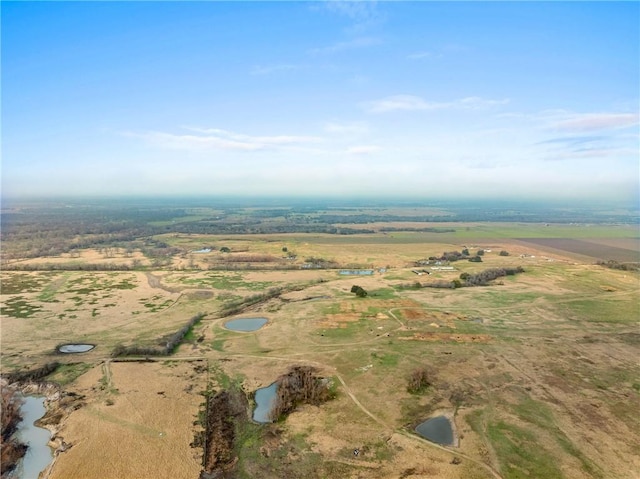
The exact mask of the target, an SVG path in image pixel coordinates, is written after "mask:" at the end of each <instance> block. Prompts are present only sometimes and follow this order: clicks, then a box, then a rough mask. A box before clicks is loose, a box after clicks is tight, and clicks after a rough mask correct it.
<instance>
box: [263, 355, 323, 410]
mask: <svg viewBox="0 0 640 479" xmlns="http://www.w3.org/2000/svg"><path fill="white" fill-rule="evenodd" d="M277 385H278V386H277V390H276V397H275V399H274V402H273V407H272V409H271V411H270V413H269V415H270V419H271V420H273V421H275V420H278V419H279V418H281V417H283V416H286V415H287V414H289V413H290V412H292V411H293V410H295V408H296V407H298V406H299V405H300V404H312V405H314V406H318V405H320V404H322V403H323V402H326V401H328V400H329V399H333V397H335V393H334V392H333V391H332V390H331V388H330V387H329V382H328V381H327V380H326V379H324V378H321V377H318V376H316V369H315V368H313V367H311V366H293V367H292V368H291V369H290V370H289V372H288V373H287V374H285V375H284V376H281V377H280V378H279V379H278V381H277Z"/></svg>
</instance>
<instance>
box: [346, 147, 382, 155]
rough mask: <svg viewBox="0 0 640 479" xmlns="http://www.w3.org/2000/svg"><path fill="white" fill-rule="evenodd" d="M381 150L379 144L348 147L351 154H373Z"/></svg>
mask: <svg viewBox="0 0 640 479" xmlns="http://www.w3.org/2000/svg"><path fill="white" fill-rule="evenodd" d="M380 150H381V148H380V147H379V146H377V145H361V146H352V147H351V148H348V149H347V153H349V154H351V155H371V154H373V153H377V152H379V151H380Z"/></svg>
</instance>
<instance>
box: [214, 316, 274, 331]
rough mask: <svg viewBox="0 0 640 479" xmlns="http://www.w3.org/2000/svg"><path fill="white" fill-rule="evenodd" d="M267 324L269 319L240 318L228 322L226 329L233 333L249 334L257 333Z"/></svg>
mask: <svg viewBox="0 0 640 479" xmlns="http://www.w3.org/2000/svg"><path fill="white" fill-rule="evenodd" d="M265 324H267V318H239V319H232V320H231V321H227V322H226V323H225V325H224V327H225V328H227V329H230V330H231V331H244V332H249V331H257V330H258V329H260V328H261V327H262V326H264V325H265Z"/></svg>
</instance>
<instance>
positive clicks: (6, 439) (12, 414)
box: [0, 387, 27, 479]
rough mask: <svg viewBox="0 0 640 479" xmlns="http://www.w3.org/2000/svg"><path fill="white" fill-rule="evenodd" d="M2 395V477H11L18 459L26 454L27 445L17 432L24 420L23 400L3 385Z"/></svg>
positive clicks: (0, 463)
mask: <svg viewBox="0 0 640 479" xmlns="http://www.w3.org/2000/svg"><path fill="white" fill-rule="evenodd" d="M0 396H1V404H0V405H1V406H2V407H1V408H0V414H1V419H2V421H1V423H2V434H1V436H2V437H1V439H2V442H1V443H0V474H1V477H2V478H3V479H4V478H9V477H11V476H12V472H13V471H14V470H15V468H16V466H17V464H18V461H19V460H20V459H21V458H22V457H23V456H24V455H25V454H26V452H27V445H26V444H24V443H22V442H20V441H19V440H18V439H17V438H16V437H15V433H16V431H17V430H18V424H19V423H20V421H21V420H22V415H21V413H20V406H21V400H20V397H19V396H18V394H17V393H16V391H14V390H13V389H10V388H5V387H3V388H2V390H1V391H0Z"/></svg>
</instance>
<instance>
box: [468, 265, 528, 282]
mask: <svg viewBox="0 0 640 479" xmlns="http://www.w3.org/2000/svg"><path fill="white" fill-rule="evenodd" d="M518 273H524V269H523V268H522V266H518V267H517V268H490V269H485V270H484V271H481V272H480V273H475V274H470V273H462V274H461V275H460V279H461V280H462V281H464V284H463V286H485V285H487V284H489V281H493V280H494V279H496V278H500V277H502V276H512V275H514V274H518Z"/></svg>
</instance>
